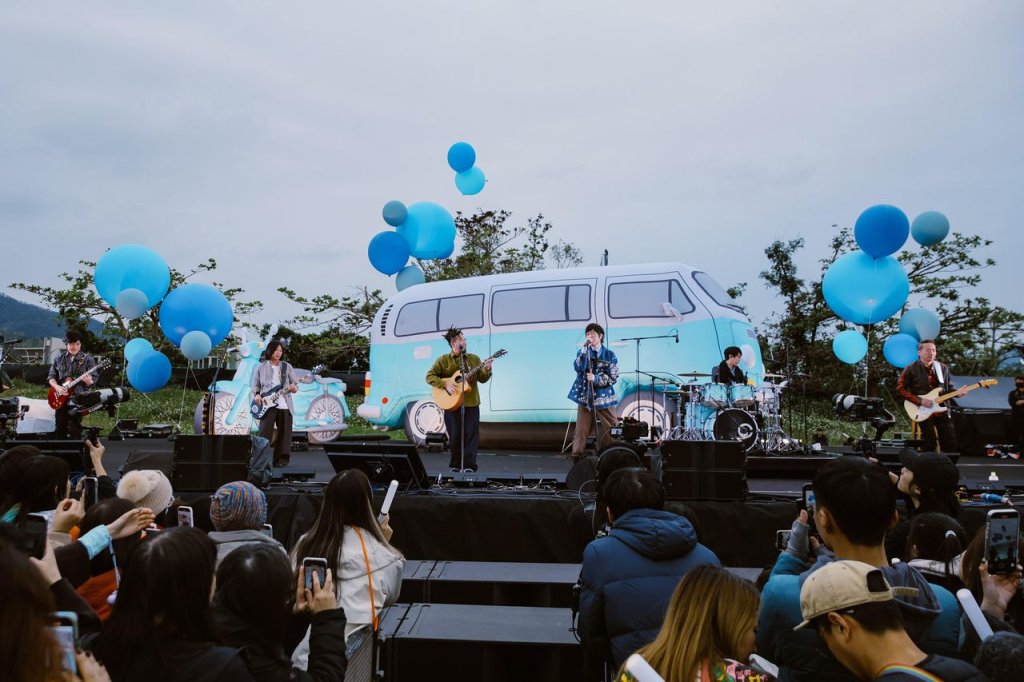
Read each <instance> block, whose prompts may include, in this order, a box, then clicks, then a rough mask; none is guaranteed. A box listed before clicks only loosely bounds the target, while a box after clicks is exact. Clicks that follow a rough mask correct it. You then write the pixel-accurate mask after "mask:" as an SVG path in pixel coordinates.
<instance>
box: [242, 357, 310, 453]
mask: <svg viewBox="0 0 1024 682" xmlns="http://www.w3.org/2000/svg"><path fill="white" fill-rule="evenodd" d="M263 357H264V358H265V360H264V361H263V362H261V363H260V364H259V366H258V367H257V368H256V369H255V371H253V373H252V382H251V383H252V393H253V397H254V399H255V400H256V402H257V403H259V404H260V405H262V404H263V395H262V394H263V393H266V392H267V391H270V390H271V389H275V388H276V387H278V386H285V387H287V390H286V391H285V392H284V393H282V394H281V395H279V396H278V397H277V400H276V401H275V403H274V406H273V407H271V408H270V409H269V410H267V413H266V414H265V415H263V419H261V420H260V435H261V436H263V437H264V438H266V439H267V440H269V441H272V442H274V428H275V427H276V428H277V441H276V442H274V466H275V467H286V466H288V461H289V460H290V459H291V453H292V412H293V411H294V409H295V406H294V404H293V403H292V393H298V391H299V385H298V383H297V382H296V380H295V372H294V371H293V370H292V366H291V365H290V364H288V363H287V362H285V361H284V360H282V359H281V358H282V357H284V346H283V345H281V342H280V341H279V340H278V339H274V340H273V341H271V342H270V343H268V344H267V350H266V352H265V353H264V354H263Z"/></svg>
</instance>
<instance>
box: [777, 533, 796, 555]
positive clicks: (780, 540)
mask: <svg viewBox="0 0 1024 682" xmlns="http://www.w3.org/2000/svg"><path fill="white" fill-rule="evenodd" d="M792 532H793V531H791V530H777V531H775V549H777V550H779V551H780V552H784V551H786V547H788V546H789V536H790V534H792Z"/></svg>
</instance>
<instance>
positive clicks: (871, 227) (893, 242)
mask: <svg viewBox="0 0 1024 682" xmlns="http://www.w3.org/2000/svg"><path fill="white" fill-rule="evenodd" d="M909 234H910V221H909V220H907V216H906V214H905V213H904V212H903V211H901V210H900V209H898V208H896V207H895V206H889V205H888V204H879V205H877V206H872V207H871V208H869V209H866V210H865V211H864V212H863V213H861V214H860V216H858V217H857V222H856V224H855V225H854V226H853V236H854V237H855V238H856V239H857V245H858V246H860V248H861V249H863V250H864V253H866V254H868V255H869V256H871V257H872V258H882V257H883V256H890V255H892V254H894V253H896V252H897V251H899V250H900V247H902V246H903V244H904V243H905V242H906V241H907V236H908V235H909Z"/></svg>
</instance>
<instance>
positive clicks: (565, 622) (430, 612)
mask: <svg viewBox="0 0 1024 682" xmlns="http://www.w3.org/2000/svg"><path fill="white" fill-rule="evenodd" d="M571 618H572V615H571V611H570V610H569V609H566V608H557V609H555V608H538V607H523V606H474V605H467V604H396V605H395V606H392V607H391V608H389V609H387V611H385V613H384V616H383V617H382V618H381V623H380V630H379V636H380V644H379V649H378V651H379V658H378V662H379V663H380V666H379V667H380V669H381V670H382V671H383V673H384V678H383V679H384V680H385V681H386V682H406V681H412V680H415V681H416V682H421V681H422V680H426V679H451V680H487V681H488V682H506V681H509V682H511V681H512V680H516V681H518V680H542V681H551V682H555V681H556V680H557V681H558V682H561V681H562V680H576V679H580V672H581V670H582V669H583V649H582V647H581V646H580V644H579V642H577V641H576V640H575V639H574V637H573V634H572V632H571V631H570V627H571V622H570V621H571ZM431 661H433V662H434V663H429V662H431ZM425 665H426V666H431V667H430V668H429V669H426V668H424V666H425Z"/></svg>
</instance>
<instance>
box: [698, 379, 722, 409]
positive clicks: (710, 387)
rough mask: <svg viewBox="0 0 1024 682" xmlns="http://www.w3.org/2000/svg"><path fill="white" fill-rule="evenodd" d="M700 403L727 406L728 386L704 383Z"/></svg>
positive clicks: (709, 405)
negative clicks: (702, 396)
mask: <svg viewBox="0 0 1024 682" xmlns="http://www.w3.org/2000/svg"><path fill="white" fill-rule="evenodd" d="M702 393H703V395H704V398H703V400H702V401H701V404H702V405H704V406H706V407H728V406H729V388H728V386H726V385H725V384H704V386H703V390H702Z"/></svg>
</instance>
